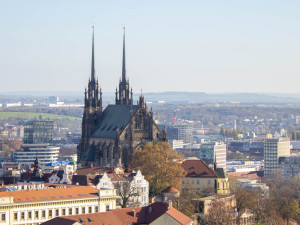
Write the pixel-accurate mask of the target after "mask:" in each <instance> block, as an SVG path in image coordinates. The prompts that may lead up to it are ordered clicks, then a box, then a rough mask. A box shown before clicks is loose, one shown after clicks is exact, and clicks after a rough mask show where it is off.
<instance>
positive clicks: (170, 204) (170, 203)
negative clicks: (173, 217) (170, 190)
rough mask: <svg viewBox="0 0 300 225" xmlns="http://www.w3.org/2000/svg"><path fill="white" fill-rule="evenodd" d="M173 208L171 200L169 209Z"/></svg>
mask: <svg viewBox="0 0 300 225" xmlns="http://www.w3.org/2000/svg"><path fill="white" fill-rule="evenodd" d="M172 207H173V206H172V201H171V200H169V207H168V209H170V208H172Z"/></svg>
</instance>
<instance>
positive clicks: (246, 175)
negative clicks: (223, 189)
mask: <svg viewBox="0 0 300 225" xmlns="http://www.w3.org/2000/svg"><path fill="white" fill-rule="evenodd" d="M227 176H228V177H229V178H248V179H259V178H261V177H263V171H251V172H229V173H227Z"/></svg>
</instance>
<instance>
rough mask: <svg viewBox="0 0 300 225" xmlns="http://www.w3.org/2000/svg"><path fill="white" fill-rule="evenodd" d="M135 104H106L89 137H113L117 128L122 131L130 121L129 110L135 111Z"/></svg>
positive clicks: (115, 135)
mask: <svg viewBox="0 0 300 225" xmlns="http://www.w3.org/2000/svg"><path fill="white" fill-rule="evenodd" d="M137 108H138V107H137V105H108V106H107V107H106V109H105V110H104V111H103V113H102V115H101V117H100V120H99V122H98V128H97V129H96V130H95V132H94V133H93V134H92V136H91V138H106V139H115V138H116V137H117V128H119V130H120V132H122V131H123V130H124V129H125V127H126V126H127V124H128V123H129V121H130V110H131V109H132V111H133V113H135V112H136V111H137Z"/></svg>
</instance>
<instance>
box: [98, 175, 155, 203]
mask: <svg viewBox="0 0 300 225" xmlns="http://www.w3.org/2000/svg"><path fill="white" fill-rule="evenodd" d="M116 176H117V177H118V178H119V179H113V180H112V179H111V178H110V177H109V175H107V174H106V172H105V173H104V174H103V176H102V178H100V179H99V183H98V184H97V185H96V187H97V189H99V190H101V189H111V188H114V187H115V186H117V183H118V182H129V185H130V189H131V190H133V193H135V194H136V195H134V196H132V197H130V198H129V201H128V207H130V206H133V205H135V206H136V205H139V206H146V205H148V203H149V182H148V181H147V180H145V178H144V176H143V175H142V173H141V171H140V170H138V171H137V172H136V173H131V174H130V175H129V176H125V175H124V174H117V175H116ZM120 186H121V187H122V185H120Z"/></svg>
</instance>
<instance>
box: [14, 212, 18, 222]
mask: <svg viewBox="0 0 300 225" xmlns="http://www.w3.org/2000/svg"><path fill="white" fill-rule="evenodd" d="M14 220H15V221H16V220H18V213H16V212H15V213H14Z"/></svg>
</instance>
